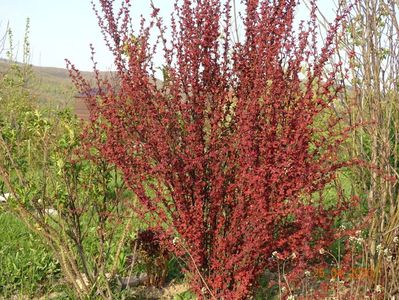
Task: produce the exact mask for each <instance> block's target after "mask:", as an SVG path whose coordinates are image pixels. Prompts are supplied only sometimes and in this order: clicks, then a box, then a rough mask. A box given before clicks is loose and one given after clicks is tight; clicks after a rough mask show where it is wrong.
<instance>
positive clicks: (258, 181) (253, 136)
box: [68, 0, 344, 299]
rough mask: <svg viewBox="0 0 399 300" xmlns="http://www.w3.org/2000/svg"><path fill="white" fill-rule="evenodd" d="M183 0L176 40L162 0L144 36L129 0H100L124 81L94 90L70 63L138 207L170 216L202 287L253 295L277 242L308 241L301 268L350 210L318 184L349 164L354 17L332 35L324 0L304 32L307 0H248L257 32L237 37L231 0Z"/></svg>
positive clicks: (160, 217)
mask: <svg viewBox="0 0 399 300" xmlns="http://www.w3.org/2000/svg"><path fill="white" fill-rule="evenodd" d="M181 2H182V3H181V5H177V4H176V9H175V11H176V14H177V18H176V19H175V18H172V22H171V31H172V33H171V39H170V41H166V40H165V38H166V36H167V34H166V33H165V29H164V27H163V24H162V20H161V19H160V18H159V17H158V10H157V9H155V8H154V12H153V15H152V16H151V22H150V24H149V26H148V27H146V25H145V22H144V20H143V21H142V27H141V30H140V32H139V33H138V34H136V36H134V35H133V34H132V32H131V31H130V19H129V8H130V4H129V1H128V0H125V1H124V3H123V5H122V7H121V9H120V11H119V12H115V10H114V8H113V6H112V3H113V1H110V0H101V1H100V3H101V9H102V12H103V13H100V12H99V11H97V10H96V14H97V16H98V18H99V25H100V27H101V29H102V31H103V33H104V36H105V39H106V42H107V44H108V46H109V47H110V50H111V51H112V52H113V54H114V55H115V64H116V67H117V74H118V80H117V82H118V87H117V88H112V85H111V83H110V82H109V81H106V80H102V79H99V76H97V88H98V95H93V93H91V92H90V91H92V90H93V89H92V88H91V87H90V85H89V84H88V83H87V82H86V81H85V80H84V79H83V78H82V77H81V76H80V74H79V72H78V71H77V70H76V69H75V68H74V66H73V65H71V64H70V63H69V62H68V65H69V68H70V70H71V74H72V77H73V79H74V81H75V83H76V85H77V86H78V87H79V89H80V91H81V92H82V93H85V92H86V96H87V104H88V106H89V109H90V115H91V121H92V127H91V128H92V130H91V131H88V134H89V137H90V139H91V143H92V145H94V146H95V147H97V149H99V151H100V152H101V153H102V155H104V157H106V158H107V159H109V161H110V162H113V163H115V164H116V165H117V166H118V167H119V168H120V170H122V171H123V173H124V175H125V179H126V182H127V184H128V185H129V186H130V188H131V189H132V190H133V191H134V192H135V194H136V195H137V197H138V199H139V203H140V204H141V206H140V208H136V209H139V210H140V211H141V213H142V214H143V215H144V214H146V213H147V212H150V216H151V217H152V218H153V220H157V222H158V225H159V228H160V229H162V230H163V231H164V234H165V239H164V241H165V243H166V242H167V241H170V240H171V239H172V238H173V237H176V238H175V239H174V241H175V243H174V245H172V244H170V245H169V246H170V247H171V249H174V250H173V251H175V252H176V253H177V254H180V255H185V256H186V257H188V271H189V273H190V275H191V276H190V278H191V285H192V288H193V290H194V291H195V292H196V293H197V294H198V296H200V297H209V296H211V297H216V298H217V299H243V298H245V297H247V296H248V295H249V294H250V293H251V291H253V287H254V286H255V285H256V279H257V277H258V276H259V275H260V274H261V273H262V271H263V270H264V269H265V268H266V267H269V268H272V267H274V266H275V261H274V260H273V259H271V257H272V253H273V252H274V251H277V252H278V253H279V255H281V256H282V257H288V256H290V255H291V254H292V253H293V252H295V253H296V256H297V257H296V259H295V261H292V262H291V263H290V264H289V265H290V267H289V268H288V269H289V271H290V272H291V274H294V275H295V274H299V273H298V272H299V271H300V270H303V268H304V267H305V266H306V262H308V261H310V260H312V258H314V257H315V256H316V255H317V247H321V246H324V245H325V244H326V243H328V242H329V241H330V240H331V239H332V236H333V235H332V234H331V228H332V221H333V218H334V216H336V213H337V211H338V210H339V209H334V210H330V211H328V210H326V209H324V208H323V206H322V205H319V204H320V203H319V202H318V200H315V197H311V195H312V194H313V193H314V192H315V191H320V190H321V189H323V187H324V186H325V185H326V184H327V183H329V182H330V181H331V180H332V179H333V178H334V174H335V172H336V170H337V169H338V168H340V167H341V166H342V165H343V164H344V162H340V161H339V158H338V157H337V152H338V151H337V149H338V146H339V145H340V144H341V143H342V141H343V135H342V134H339V133H337V129H336V126H335V125H336V124H337V123H338V122H339V120H338V119H335V118H334V117H333V114H331V111H330V109H331V108H330V104H331V102H332V101H334V99H336V97H337V93H338V92H339V90H340V88H339V86H337V83H336V74H338V70H339V64H335V65H332V66H330V69H329V70H330V71H328V72H327V71H326V68H325V67H326V64H327V61H328V60H329V59H330V58H331V56H332V55H333V52H334V51H335V45H334V43H333V42H334V41H335V38H336V37H337V31H338V27H339V22H340V18H337V19H336V21H335V23H334V24H333V25H332V26H331V28H330V31H329V33H328V36H327V38H326V40H325V45H322V46H318V45H317V38H316V22H315V15H314V12H315V8H314V7H313V13H312V14H311V20H310V21H309V22H308V23H307V25H306V26H305V25H304V26H300V28H299V32H298V33H297V34H295V32H294V29H293V18H294V9H295V8H296V6H297V1H294V0H280V1H278V0H276V1H269V0H263V1H262V0H258V1H256V0H248V1H244V3H245V8H246V11H245V16H244V18H243V23H244V31H245V38H244V41H243V42H242V43H233V42H232V41H231V39H230V26H231V8H230V2H229V1H228V2H227V4H223V3H224V2H225V1H220V0H199V1H193V2H194V3H192V1H189V0H184V1H181ZM154 28H158V29H160V32H161V34H160V35H159V41H160V43H159V44H158V45H163V47H164V48H163V50H164V52H165V67H164V69H163V72H164V80H163V82H159V81H157V80H156V79H155V67H154V65H153V55H154V53H155V51H156V49H155V48H154V47H153V46H152V45H151V44H150V42H149V37H150V32H151V30H152V29H154ZM169 42H170V43H169ZM93 53H94V52H93ZM304 70H305V73H304V75H303V76H304V79H300V78H299V73H301V71H304ZM96 72H97V71H96ZM326 72H327V73H326ZM97 74H98V72H97ZM316 120H318V121H317V122H318V123H317V124H316V125H317V126H315V122H316ZM147 220H148V214H147ZM152 225H153V224H152ZM170 235H172V238H170ZM166 237H168V238H166ZM173 247H174V248H173ZM187 253H189V255H188V256H187ZM287 266H288V264H287Z"/></svg>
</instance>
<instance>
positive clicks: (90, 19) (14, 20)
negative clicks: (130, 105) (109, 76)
mask: <svg viewBox="0 0 399 300" xmlns="http://www.w3.org/2000/svg"><path fill="white" fill-rule="evenodd" d="M95 2H97V1H95ZM116 2H118V1H116ZM131 2H132V6H133V8H132V13H133V19H135V20H136V21H137V20H138V17H139V16H140V14H143V15H144V16H149V14H150V11H151V10H150V7H149V3H150V0H132V1H131ZM237 2H240V1H239V0H238V1H237ZM154 3H155V5H156V6H157V7H159V8H160V9H161V16H163V17H164V18H165V19H166V24H168V21H167V19H168V16H169V15H170V13H171V12H172V9H173V3H174V0H154ZM318 3H319V7H320V9H322V10H323V13H326V14H327V15H332V14H331V13H332V10H333V1H332V0H320V1H319V2H318ZM300 14H301V13H300ZM26 18H29V19H30V35H29V39H30V44H31V59H30V61H31V63H32V64H33V65H37V66H51V67H60V68H65V62H64V59H65V58H68V59H70V60H71V61H72V62H73V63H74V64H75V65H76V66H77V67H78V68H79V69H80V70H88V71H89V70H91V69H92V63H91V61H90V48H89V44H90V43H92V44H93V45H94V46H95V49H96V53H97V54H96V57H97V61H98V67H99V68H100V70H109V69H111V67H112V61H113V59H112V57H111V55H110V54H109V52H108V50H107V49H106V47H105V45H104V42H103V39H102V35H101V32H100V30H99V28H98V25H97V19H96V17H95V15H94V13H93V11H92V7H91V3H90V0H0V36H3V34H4V31H5V29H6V26H7V23H9V26H10V27H11V29H12V31H13V36H14V45H15V46H16V49H15V52H18V53H19V54H21V52H22V43H23V37H24V31H25V23H26ZM17 46H19V48H18V47H17ZM2 56H3V57H4V52H3V54H2ZM20 59H21V57H20V56H19V57H17V60H20ZM160 59H161V58H159V60H160Z"/></svg>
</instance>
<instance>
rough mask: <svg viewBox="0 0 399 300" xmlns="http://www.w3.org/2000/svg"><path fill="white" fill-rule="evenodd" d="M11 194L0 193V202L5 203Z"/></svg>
mask: <svg viewBox="0 0 399 300" xmlns="http://www.w3.org/2000/svg"><path fill="white" fill-rule="evenodd" d="M10 196H11V194H10V193H5V194H3V195H0V203H2V202H3V203H5V202H7V199H8V198H10Z"/></svg>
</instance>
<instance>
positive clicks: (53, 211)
mask: <svg viewBox="0 0 399 300" xmlns="http://www.w3.org/2000/svg"><path fill="white" fill-rule="evenodd" d="M44 212H45V213H46V214H47V215H49V216H51V217H56V216H58V211H57V210H56V209H54V208H46V209H45V210H44Z"/></svg>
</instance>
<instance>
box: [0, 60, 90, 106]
mask: <svg viewBox="0 0 399 300" xmlns="http://www.w3.org/2000/svg"><path fill="white" fill-rule="evenodd" d="M10 67H11V65H10V63H9V61H8V60H5V59H0V75H1V74H5V73H6V72H7V70H9V69H10ZM32 71H33V74H32V75H31V76H30V80H29V84H28V88H29V90H30V91H31V92H32V94H33V95H34V96H35V97H36V100H37V102H38V103H39V104H40V105H45V106H50V107H65V106H70V107H73V106H74V105H75V95H76V93H77V92H76V89H75V87H74V86H73V84H72V81H71V79H70V78H69V73H68V71H67V70H66V69H62V68H53V67H38V66H32ZM82 74H83V76H85V77H86V78H88V79H91V78H93V73H91V72H82Z"/></svg>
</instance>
